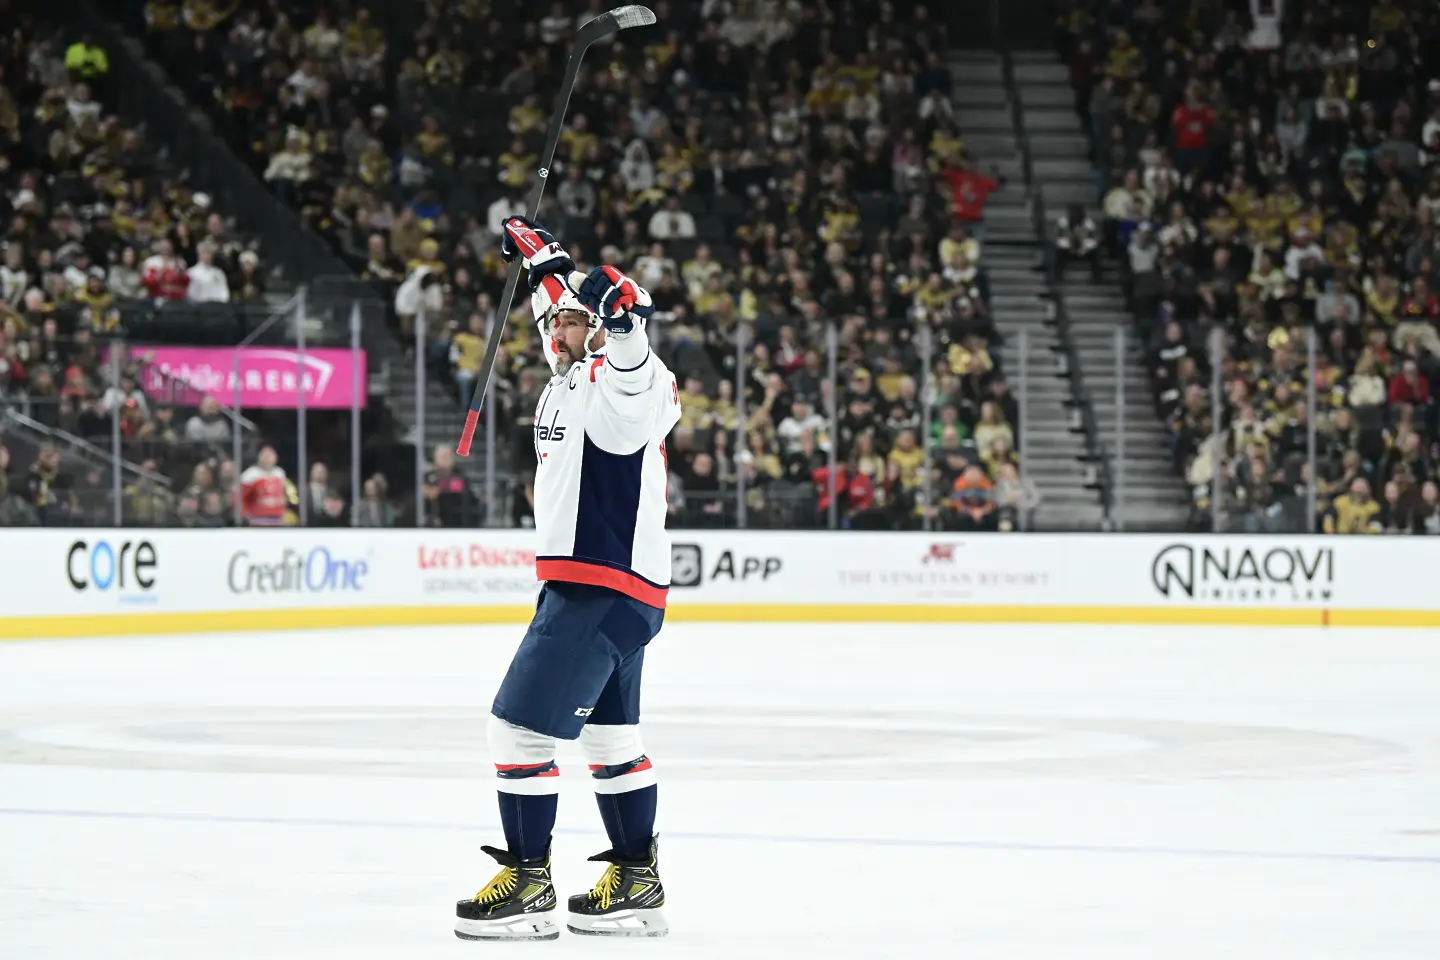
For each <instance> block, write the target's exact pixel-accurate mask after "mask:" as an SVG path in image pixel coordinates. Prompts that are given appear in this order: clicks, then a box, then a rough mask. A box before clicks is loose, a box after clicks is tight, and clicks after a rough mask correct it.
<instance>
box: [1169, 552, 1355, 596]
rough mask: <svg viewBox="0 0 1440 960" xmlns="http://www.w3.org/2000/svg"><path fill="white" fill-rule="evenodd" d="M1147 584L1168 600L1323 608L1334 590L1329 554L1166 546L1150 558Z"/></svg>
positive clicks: (1333, 570)
mask: <svg viewBox="0 0 1440 960" xmlns="http://www.w3.org/2000/svg"><path fill="white" fill-rule="evenodd" d="M1150 580H1151V582H1152V583H1153V584H1154V586H1155V589H1156V590H1157V591H1158V592H1159V593H1160V595H1161V596H1164V597H1166V598H1167V599H1170V600H1190V601H1194V602H1196V603H1205V602H1217V603H1233V602H1236V601H1256V602H1260V601H1271V602H1277V601H1283V602H1290V603H1321V602H1327V603H1328V602H1329V601H1330V600H1331V599H1333V593H1334V587H1335V549H1334V548H1333V547H1305V546H1296V545H1289V544H1286V545H1282V546H1274V547H1248V546H1247V547H1239V546H1213V547H1210V546H1202V545H1197V544H1192V543H1172V544H1170V545H1169V546H1167V547H1164V548H1163V549H1161V550H1160V552H1158V553H1157V554H1155V559H1154V561H1153V562H1152V563H1151V565H1150Z"/></svg>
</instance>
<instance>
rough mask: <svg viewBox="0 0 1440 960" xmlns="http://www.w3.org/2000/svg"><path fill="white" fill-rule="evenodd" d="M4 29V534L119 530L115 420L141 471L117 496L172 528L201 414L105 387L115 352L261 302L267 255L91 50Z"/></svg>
mask: <svg viewBox="0 0 1440 960" xmlns="http://www.w3.org/2000/svg"><path fill="white" fill-rule="evenodd" d="M6 13H7V15H8V16H9V19H8V20H7V22H6V31H5V32H4V34H3V35H0V524H6V525H8V524H33V523H46V524H82V523H109V522H110V521H111V519H112V517H113V506H112V503H113V496H112V490H113V486H112V481H111V479H110V478H109V477H110V466H108V465H107V464H105V463H103V462H102V460H103V458H101V457H99V456H98V455H97V454H96V450H97V449H98V448H97V446H96V444H97V443H101V442H103V444H104V446H105V449H107V450H108V449H109V438H110V436H111V432H112V428H113V426H114V423H115V422H116V421H118V422H119V427H120V431H121V434H122V437H123V440H124V444H125V453H126V456H127V459H128V460H129V461H130V463H131V466H130V468H129V469H128V470H126V471H125V473H124V482H123V483H122V496H123V498H124V501H125V503H124V507H125V513H126V515H127V517H131V518H133V521H134V522H136V523H141V524H145V523H157V522H167V521H169V520H173V519H175V516H174V511H173V509H172V507H173V506H174V504H180V505H182V506H183V505H184V504H186V503H187V502H188V501H186V500H185V498H184V497H183V496H181V492H182V491H183V490H184V489H186V479H187V477H188V475H189V472H190V469H191V467H192V466H193V464H192V462H191V461H192V460H193V459H194V458H193V456H192V454H193V453H194V452H195V451H193V450H189V449H187V443H186V436H185V434H186V417H187V416H188V414H189V413H190V412H192V411H189V410H181V411H179V412H178V416H179V419H177V410H176V409H175V408H174V406H172V405H171V404H169V403H167V402H162V401H161V399H159V398H156V397H154V396H151V395H150V394H147V392H146V391H144V390H142V389H140V387H139V386H138V385H137V384H138V378H139V377H140V376H141V370H140V368H139V367H137V366H136V365H133V364H127V365H126V375H125V376H124V377H120V378H116V377H113V376H111V375H110V373H109V371H110V369H111V368H110V364H109V363H108V362H107V354H108V350H109V345H110V343H111V342H112V341H113V340H114V339H115V338H117V337H122V336H125V335H126V334H127V332H129V330H130V329H131V328H135V327H138V328H140V329H143V330H144V331H146V332H148V333H154V332H156V331H157V330H158V329H161V328H162V327H164V326H165V325H166V324H171V325H173V326H174V327H175V328H176V329H175V332H174V337H175V338H177V339H181V340H182V341H183V339H184V338H185V337H186V336H188V335H189V334H187V333H186V331H185V320H186V319H194V317H195V316H197V314H195V313H187V312H186V311H193V310H195V309H196V308H195V307H193V306H192V305H206V304H209V305H214V304H217V303H230V302H235V303H243V302H247V301H258V300H259V299H260V298H261V297H262V296H263V293H264V289H265V284H264V277H263V273H262V272H261V265H260V261H259V256H258V253H257V252H256V250H255V249H254V248H253V245H252V244H250V243H247V242H246V241H245V240H244V239H243V238H241V237H238V236H237V235H236V234H235V233H234V231H233V225H232V223H231V221H230V220H229V219H227V217H226V216H225V214H224V212H222V211H219V210H216V209H214V208H213V206H212V204H211V202H210V198H209V197H208V196H207V195H206V194H205V193H204V192H203V191H201V190H198V189H194V188H193V187H192V185H191V184H190V183H189V182H188V180H187V179H186V177H185V176H184V175H183V174H182V173H181V172H180V171H177V170H175V169H173V167H172V165H171V164H169V163H168V162H167V159H166V157H165V151H164V150H163V148H162V145H157V144H154V143H151V142H150V141H148V140H147V138H146V135H145V132H144V130H142V129H141V128H140V127H138V126H136V125H134V124H132V123H129V122H127V120H126V118H123V117H121V116H119V115H117V114H116V113H115V112H113V111H112V110H111V109H110V108H109V107H108V104H107V100H108V97H109V95H110V94H111V93H112V92H113V91H112V90H111V83H112V81H111V78H110V76H109V70H110V63H109V56H108V54H107V52H106V50H105V49H104V48H103V47H102V46H100V45H99V44H97V43H96V41H95V40H94V38H93V37H92V36H91V35H90V34H88V33H84V32H76V33H69V32H67V30H66V28H65V27H64V26H63V25H59V24H55V23H47V22H45V21H43V20H38V19H35V18H34V17H33V16H32V14H31V13H30V12H28V11H26V10H24V9H20V8H11V7H8V6H7V7H6ZM176 308H178V310H177V309H176ZM200 316H202V317H203V314H202V315H200ZM167 318H168V319H167ZM197 403H198V401H197ZM193 412H194V413H195V414H196V417H202V416H205V415H206V414H205V411H201V410H196V411H193ZM209 415H210V416H212V417H213V416H214V411H211V412H210V414H209ZM226 436H227V438H228V431H227V432H226ZM182 451H184V452H182ZM216 466H217V464H216V463H211V464H210V469H211V470H212V471H213V470H214V468H215V467H216ZM225 499H226V500H227V501H228V498H225ZM172 501H173V503H172ZM204 502H205V498H204V497H201V498H199V499H198V501H197V505H196V510H195V511H194V512H195V513H196V514H197V515H198V514H199V513H200V512H202V510H201V508H202V507H203V506H204ZM216 512H217V513H218V512H220V511H219V510H217V511H216Z"/></svg>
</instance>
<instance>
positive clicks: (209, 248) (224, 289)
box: [188, 241, 230, 303]
mask: <svg viewBox="0 0 1440 960" xmlns="http://www.w3.org/2000/svg"><path fill="white" fill-rule="evenodd" d="M198 252H199V254H200V260H199V261H198V262H197V263H196V264H195V265H194V266H193V267H191V268H190V269H189V271H188V273H189V274H190V289H189V291H188V293H189V300H190V302H191V303H229V302H230V281H229V280H228V279H227V278H226V276H225V271H224V270H221V269H220V268H219V267H217V266H215V245H214V244H213V243H210V242H209V241H206V242H204V243H201V244H200V246H199V248H198Z"/></svg>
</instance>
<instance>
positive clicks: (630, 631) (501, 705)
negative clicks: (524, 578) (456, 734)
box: [490, 581, 665, 740]
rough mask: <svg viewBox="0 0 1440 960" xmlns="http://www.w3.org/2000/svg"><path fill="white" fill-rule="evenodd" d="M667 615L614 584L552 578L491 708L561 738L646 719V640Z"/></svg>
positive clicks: (511, 720) (517, 722) (515, 721)
mask: <svg viewBox="0 0 1440 960" xmlns="http://www.w3.org/2000/svg"><path fill="white" fill-rule="evenodd" d="M664 619H665V611H664V610H659V609H656V608H655V607H651V606H648V605H647V604H643V603H641V602H640V601H639V600H633V599H631V598H630V597H627V596H625V595H624V594H623V593H617V592H616V591H614V590H611V589H609V588H608V587H592V586H589V585H588V584H583V583H562V582H559V581H550V582H548V583H546V584H545V586H544V587H542V588H541V590H540V599H539V601H538V603H537V604H536V607H535V619H534V620H532V621H530V629H529V630H527V631H526V632H525V639H524V640H522V641H521V642H520V649H519V650H516V651H515V659H513V660H511V661H510V669H509V670H508V671H507V672H506V674H505V679H504V680H503V681H502V682H501V684H500V692H499V693H497V694H496V695H495V703H494V705H493V706H492V707H491V708H490V712H491V713H493V714H495V716H497V717H499V718H500V719H501V720H505V721H507V722H509V723H513V724H515V725H516V726H518V727H524V728H525V729H527V730H534V731H535V732H536V733H543V734H546V735H548V736H552V737H557V738H559V739H561V740H574V739H575V738H577V737H579V736H580V730H581V728H582V727H584V726H585V724H586V723H597V724H633V723H639V722H640V671H641V668H642V667H643V666H644V664H645V645H646V644H647V643H649V642H650V641H651V640H652V639H654V637H655V635H656V634H657V633H659V632H660V624H661V623H662V622H663V621H664Z"/></svg>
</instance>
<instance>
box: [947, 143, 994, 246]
mask: <svg viewBox="0 0 1440 960" xmlns="http://www.w3.org/2000/svg"><path fill="white" fill-rule="evenodd" d="M940 176H941V177H942V178H943V179H944V180H945V182H946V183H948V184H949V185H950V213H951V215H952V216H954V218H955V220H956V221H957V222H959V223H963V224H965V227H966V229H967V230H969V231H971V235H972V236H973V235H974V228H975V227H978V226H980V225H981V223H982V221H984V219H985V201H986V200H987V199H989V197H990V194H992V193H994V192H995V191H996V190H999V189H1000V188H1001V187H1002V186H1004V181H1003V179H1001V178H999V177H997V178H994V179H992V178H990V177H987V176H985V175H984V174H981V173H976V172H975V167H974V165H973V164H972V163H970V161H969V160H966V159H964V158H960V159H957V160H956V161H955V166H953V167H949V168H947V169H945V170H943V171H941V173H940Z"/></svg>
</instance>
